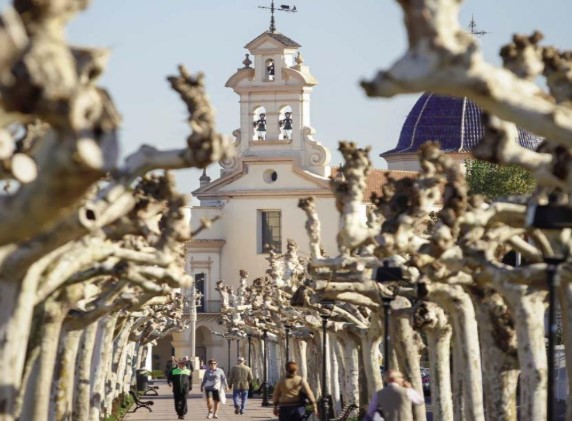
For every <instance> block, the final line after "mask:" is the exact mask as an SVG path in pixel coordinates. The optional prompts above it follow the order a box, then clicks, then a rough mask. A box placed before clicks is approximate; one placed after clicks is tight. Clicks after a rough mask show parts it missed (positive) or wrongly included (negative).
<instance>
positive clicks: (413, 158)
mask: <svg viewBox="0 0 572 421" xmlns="http://www.w3.org/2000/svg"><path fill="white" fill-rule="evenodd" d="M448 155H449V156H450V157H451V158H452V159H453V160H454V161H455V162H457V163H458V164H459V165H460V166H461V168H462V169H463V171H464V170H465V160H467V159H470V158H471V157H472V155H471V154H470V153H450V154H448ZM383 158H384V159H385V161H386V162H387V169H388V170H394V171H421V165H420V164H419V155H418V154H404V155H395V156H388V157H383Z"/></svg>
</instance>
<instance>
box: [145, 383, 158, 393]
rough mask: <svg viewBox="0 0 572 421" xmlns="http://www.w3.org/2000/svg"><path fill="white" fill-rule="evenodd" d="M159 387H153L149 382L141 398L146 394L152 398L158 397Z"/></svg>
mask: <svg viewBox="0 0 572 421" xmlns="http://www.w3.org/2000/svg"><path fill="white" fill-rule="evenodd" d="M158 390H159V386H154V385H153V384H152V383H151V382H149V384H148V385H147V390H145V392H143V396H145V395H147V394H148V393H153V395H154V396H159V392H158Z"/></svg>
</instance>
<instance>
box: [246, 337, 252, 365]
mask: <svg viewBox="0 0 572 421" xmlns="http://www.w3.org/2000/svg"><path fill="white" fill-rule="evenodd" d="M246 336H247V337H248V366H249V367H250V368H252V361H251V360H250V347H251V346H252V334H251V333H248V334H247V335H246Z"/></svg>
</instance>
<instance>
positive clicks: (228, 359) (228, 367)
mask: <svg viewBox="0 0 572 421" xmlns="http://www.w3.org/2000/svg"><path fill="white" fill-rule="evenodd" d="M230 341H231V339H230V338H226V342H227V344H228V350H227V351H228V354H227V362H228V365H227V369H226V370H227V373H230Z"/></svg>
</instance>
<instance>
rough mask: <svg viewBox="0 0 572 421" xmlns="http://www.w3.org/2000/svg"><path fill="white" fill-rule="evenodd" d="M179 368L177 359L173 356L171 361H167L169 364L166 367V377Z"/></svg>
mask: <svg viewBox="0 0 572 421" xmlns="http://www.w3.org/2000/svg"><path fill="white" fill-rule="evenodd" d="M176 366H177V359H176V358H175V357H174V356H172V357H171V358H170V359H169V361H167V364H166V365H165V377H167V378H168V377H169V373H170V372H171V370H172V369H173V368H175V367H176Z"/></svg>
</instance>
